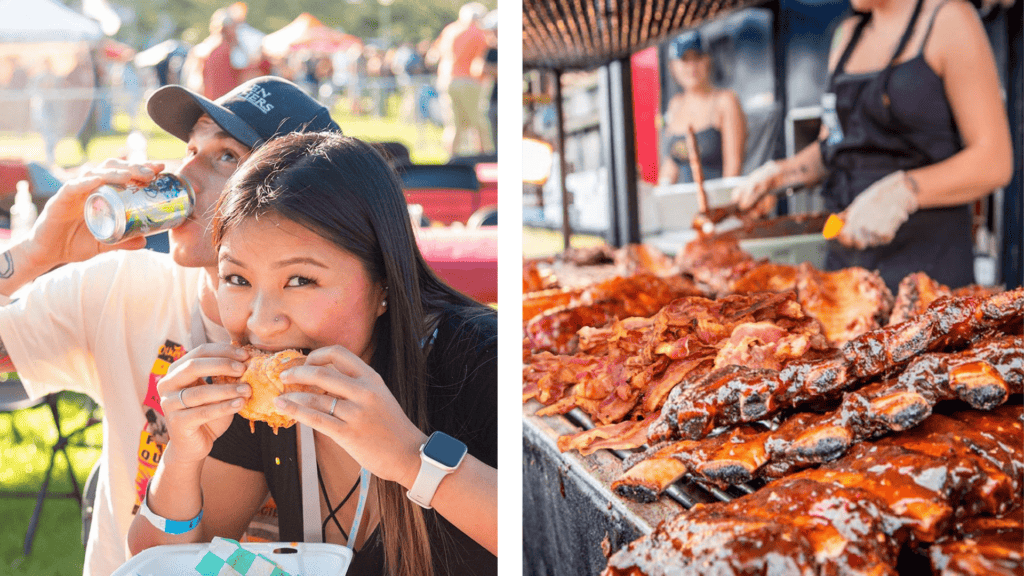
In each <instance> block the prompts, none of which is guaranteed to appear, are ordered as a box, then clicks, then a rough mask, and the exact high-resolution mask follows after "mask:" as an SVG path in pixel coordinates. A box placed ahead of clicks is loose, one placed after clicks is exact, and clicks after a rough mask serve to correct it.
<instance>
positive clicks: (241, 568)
mask: <svg viewBox="0 0 1024 576" xmlns="http://www.w3.org/2000/svg"><path fill="white" fill-rule="evenodd" d="M196 570H197V571H198V572H199V574H201V576H237V575H239V574H242V575H243V576H290V574H288V572H286V571H285V570H284V569H283V568H281V567H280V566H279V565H278V564H277V563H276V562H274V561H273V560H271V559H270V558H267V557H266V556H264V555H263V554H256V553H255V552H250V551H248V550H246V549H244V548H242V545H241V544H239V543H238V541H237V540H232V539H230V538H220V537H217V538H214V539H213V541H212V542H210V549H209V550H208V551H207V552H206V554H204V555H203V557H202V559H201V560H200V561H199V564H198V565H196Z"/></svg>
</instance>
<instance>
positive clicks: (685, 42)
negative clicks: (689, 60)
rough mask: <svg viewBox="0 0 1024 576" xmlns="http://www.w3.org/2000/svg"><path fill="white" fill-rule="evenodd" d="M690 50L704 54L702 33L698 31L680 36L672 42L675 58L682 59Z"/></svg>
mask: <svg viewBox="0 0 1024 576" xmlns="http://www.w3.org/2000/svg"><path fill="white" fill-rule="evenodd" d="M690 50H693V51H695V52H697V53H698V54H703V53H704V43H703V42H702V41H701V39H700V33H699V32H697V31H696V30H694V31H691V32H686V33H684V34H680V35H679V37H677V38H676V39H675V41H674V42H672V56H673V57H674V58H682V57H683V54H686V53H687V52H689V51H690Z"/></svg>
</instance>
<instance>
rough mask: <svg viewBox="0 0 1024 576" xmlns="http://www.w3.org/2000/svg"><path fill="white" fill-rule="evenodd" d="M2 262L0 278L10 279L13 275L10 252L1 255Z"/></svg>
mask: <svg viewBox="0 0 1024 576" xmlns="http://www.w3.org/2000/svg"><path fill="white" fill-rule="evenodd" d="M3 256H4V257H3V261H2V262H0V278H10V277H11V276H13V275H14V260H13V259H11V251H10V250H8V251H6V252H4V254H3Z"/></svg>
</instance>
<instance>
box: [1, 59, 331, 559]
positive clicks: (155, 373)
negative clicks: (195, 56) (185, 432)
mask: <svg viewBox="0 0 1024 576" xmlns="http://www.w3.org/2000/svg"><path fill="white" fill-rule="evenodd" d="M147 109H148V112H149V115H150V116H151V117H152V118H153V120H154V121H155V122H156V123H157V124H158V125H159V126H160V127H161V128H163V129H164V130H167V131H168V132H170V133H171V134H172V135H174V136H176V137H178V138H180V139H181V140H183V141H185V142H187V143H188V149H187V152H186V154H185V158H184V160H183V162H182V164H181V167H180V168H179V169H178V170H177V171H176V173H175V174H174V175H173V176H167V175H162V176H161V177H160V178H157V177H158V174H160V172H161V171H162V170H163V169H164V165H163V164H160V163H147V164H130V163H127V162H123V161H119V160H108V161H106V162H105V163H103V164H102V165H101V166H100V167H98V168H96V169H94V170H91V171H89V172H87V173H85V174H84V175H83V176H82V177H80V178H77V179H75V180H72V181H70V182H68V183H66V184H65V185H64V186H63V187H61V189H60V190H59V191H58V192H57V194H56V195H55V196H54V197H53V198H52V199H50V201H49V202H48V203H47V205H46V207H45V208H44V209H43V211H42V213H41V214H40V216H39V219H38V220H37V221H36V224H35V226H34V228H33V229H32V232H31V234H29V235H28V237H27V239H25V240H22V241H20V242H18V243H17V244H14V245H12V246H10V247H9V248H8V249H7V250H6V251H4V252H2V253H0V294H2V295H4V296H8V297H9V296H11V295H12V294H13V293H14V292H15V291H16V290H18V289H19V288H22V287H25V289H24V290H21V291H20V292H19V293H18V298H17V299H16V300H15V301H13V302H10V303H9V304H6V305H4V306H2V307H0V370H2V371H4V372H10V371H17V372H18V375H19V377H20V379H21V381H22V383H23V384H24V386H25V388H26V390H27V392H28V394H29V395H30V396H32V397H41V396H44V395H46V394H49V393H51V392H56V391H59V390H74V391H77V392H82V393H85V394H88V395H89V396H91V397H93V398H94V399H96V400H97V401H98V402H99V403H100V405H102V406H103V409H104V421H103V438H104V446H103V454H102V456H101V458H100V465H101V473H100V475H99V477H98V485H97V491H96V503H95V507H94V510H95V512H94V516H93V518H92V526H91V529H90V530H89V541H88V543H87V544H86V558H85V571H84V573H85V575H86V576H89V575H94V576H95V575H106V574H110V573H111V572H113V571H114V570H115V569H117V568H118V567H119V566H120V565H122V564H123V563H124V562H125V561H126V560H127V556H126V551H125V544H124V542H125V536H126V533H127V530H128V526H129V525H130V524H131V522H132V516H133V515H134V514H136V512H137V511H138V509H139V505H140V503H141V501H142V498H143V497H144V496H145V493H146V487H147V485H148V482H149V479H150V477H151V476H152V474H153V471H154V470H155V469H156V466H157V464H158V463H159V461H160V455H161V453H162V450H163V446H164V443H165V442H166V424H165V422H164V419H163V412H162V411H161V409H160V398H159V396H158V394H157V389H156V383H157V382H158V381H159V379H160V377H161V376H162V375H163V374H164V373H166V370H167V367H168V365H170V364H171V363H172V362H174V361H175V360H176V359H178V358H180V357H181V356H182V355H183V354H184V353H185V352H186V351H188V350H191V349H192V348H194V347H196V346H198V345H200V344H203V343H206V342H220V341H223V342H228V341H229V338H228V334H227V331H226V330H224V328H223V327H222V326H221V325H220V317H219V314H218V311H217V301H216V289H217V281H218V279H217V259H216V252H215V251H214V249H213V244H212V241H211V238H210V229H209V225H210V218H211V216H212V213H213V206H214V205H215V204H216V202H217V199H218V197H219V196H220V194H221V191H222V189H223V188H224V184H225V182H226V181H227V179H228V177H229V176H231V174H232V173H233V172H234V171H235V169H236V168H237V167H238V165H239V164H240V163H241V162H242V161H243V160H244V159H245V158H246V157H247V156H248V155H249V153H250V152H251V151H252V150H253V149H254V148H256V147H258V146H260V145H261V144H263V143H264V142H266V141H268V140H270V139H272V138H274V137H275V136H278V135H281V134H285V133H289V132H301V131H322V130H334V131H340V129H339V128H338V125H337V124H335V123H334V121H333V120H331V117H330V114H329V112H328V110H327V109H326V108H324V107H323V106H322V105H320V104H319V103H318V102H316V101H315V100H313V99H312V98H310V97H309V96H307V95H306V94H305V93H304V92H302V90H301V89H299V88H298V87H297V86H296V85H294V84H292V83H291V82H288V81H286V80H283V79H281V78H275V77H269V76H267V77H262V78H256V79H254V80H250V81H249V82H246V83H244V84H242V85H241V86H239V87H237V88H235V89H234V90H232V91H231V92H229V93H228V94H226V95H224V96H222V97H221V98H219V99H217V100H216V101H211V100H208V99H206V98H204V97H202V96H200V95H198V94H196V93H194V92H192V91H190V90H188V89H186V88H184V87H181V86H165V87H163V88H161V89H160V90H158V91H157V92H155V93H154V94H153V96H152V97H151V98H150V99H149V102H148V105H147ZM87 200H88V210H87V209H86V205H87ZM162 202H165V203H164V204H161V203H162ZM161 211H164V212H166V213H168V214H169V216H170V217H168V218H161V217H157V216H154V215H156V214H158V213H160V212H161ZM147 214H148V215H149V216H147ZM83 215H86V216H87V217H88V219H89V221H90V224H89V225H87V223H86V218H83ZM147 217H149V218H150V221H147V222H142V223H141V224H140V218H142V219H145V218H147ZM133 218H134V220H133ZM90 226H91V227H92V229H93V231H94V232H96V235H94V234H93V233H90ZM169 226H173V227H172V228H171V229H170V232H169V240H170V254H169V255H168V254H160V253H157V252H153V251H149V250H139V249H140V248H143V247H144V246H145V244H146V240H145V238H144V234H148V233H153V232H157V231H159V230H160V229H161V228H163V227H169ZM97 237H99V238H101V239H102V240H103V241H100V240H97ZM108 242H109V243H108ZM29 283H31V285H29Z"/></svg>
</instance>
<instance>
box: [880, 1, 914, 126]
mask: <svg viewBox="0 0 1024 576" xmlns="http://www.w3.org/2000/svg"><path fill="white" fill-rule="evenodd" d="M923 5H924V0H917V4H915V5H914V13H913V14H911V15H910V22H908V23H907V29H906V30H904V31H903V37H901V38H900V43H899V44H898V45H897V46H896V51H895V52H893V53H892V58H890V59H889V64H888V65H887V66H886V67H885V70H883V71H882V101H883V102H884V103H885V108H886V109H888V108H889V77H890V76H892V70H893V68H894V67H895V64H896V59H897V58H898V57H899V55H900V54H902V53H903V50H904V49H905V48H906V47H907V44H908V43H909V42H910V37H911V36H913V35H914V26H916V25H917V20H918V18H920V16H921V7H922V6H923Z"/></svg>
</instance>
